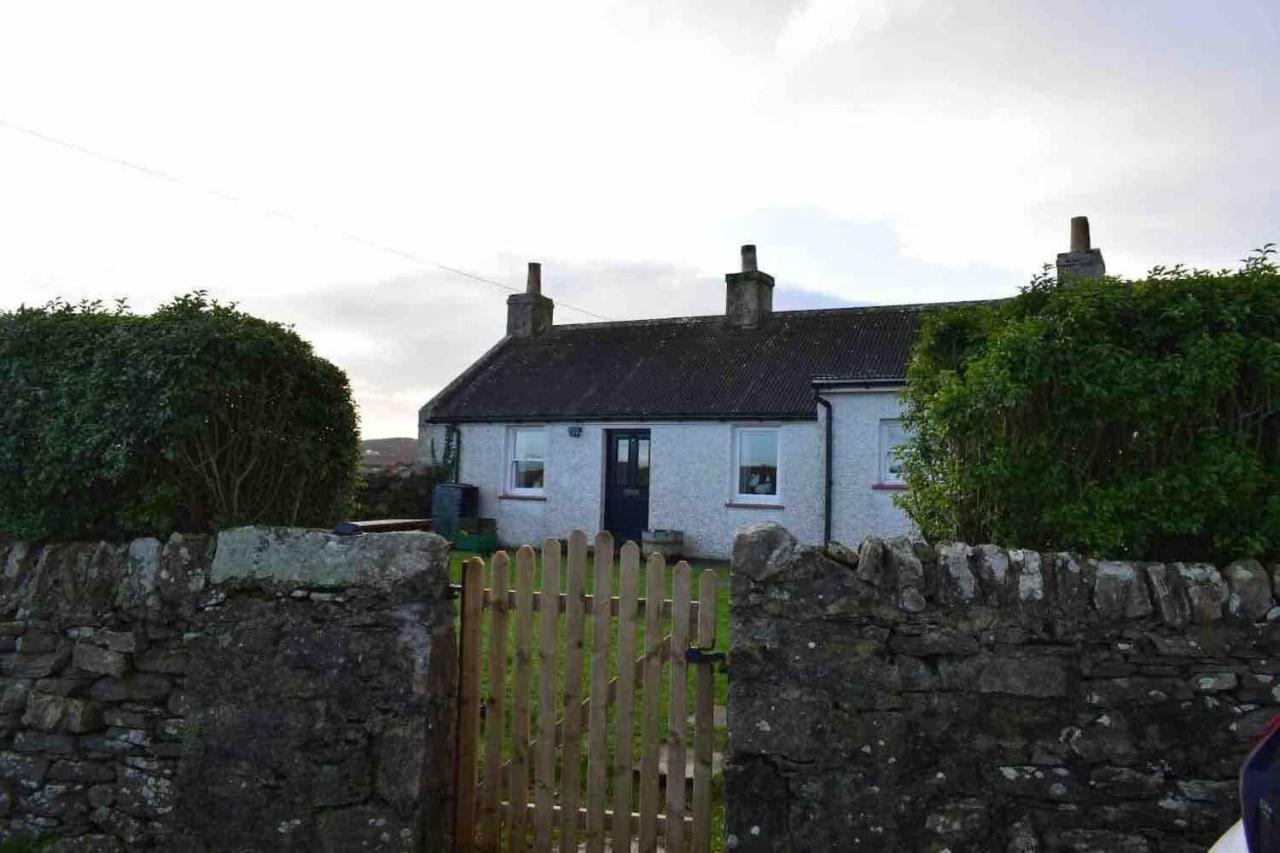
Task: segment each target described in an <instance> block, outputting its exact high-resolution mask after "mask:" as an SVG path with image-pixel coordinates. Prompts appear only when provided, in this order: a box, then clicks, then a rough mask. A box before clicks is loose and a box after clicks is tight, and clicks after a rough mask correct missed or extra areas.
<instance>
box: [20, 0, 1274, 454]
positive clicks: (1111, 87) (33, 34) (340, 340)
mask: <svg viewBox="0 0 1280 853" xmlns="http://www.w3.org/2000/svg"><path fill="white" fill-rule="evenodd" d="M1277 45H1280V5H1277V4H1276V3H1275V2H1274V0H1272V2H1257V3H1246V2H1229V0H1228V1H1226V2H1223V0H1219V2H1213V3H1210V2H1205V0H1198V1H1197V2H1174V0H1162V1H1161V2H1147V3H1143V2H1123V3H1116V2H1089V0H1083V1H1082V2H1072V3H1054V4H1048V3H1043V2H1037V1H1034V0H1033V1H1032V2H1023V3H1015V2H998V1H997V2H982V3H979V2H945V0H929V2H910V0H893V2H888V0H845V1H844V2H841V0H794V1H793V2H785V0H778V2H769V0H751V2H744V0H705V2H677V0H625V2H618V3H614V2H604V0H586V2H552V0H546V2H527V0H525V2H516V3H510V4H502V3H487V2H475V0H472V2H466V3H449V4H444V3H430V2H421V0H419V2H413V3H403V4H395V3H373V2H361V3H354V2H353V3H348V4H345V5H337V4H322V3H317V2H306V3H301V2H300V3H284V2H271V3H263V2H253V3H234V2H219V3H216V4H215V3H206V4H200V5H199V6H196V5H195V4H190V3H174V2H158V3H154V4H135V3H124V2H112V3H101V2H91V3H84V4H66V3H58V2H41V3H24V4H17V3H10V4H5V6H4V7H3V10H0V123H2V124H0V308H7V307H14V306H17V305H18V304H20V303H27V304H33V303H42V302H44V301H46V300H48V299H49V298H51V297H54V296H62V297H66V298H71V299H77V298H80V297H101V298H104V299H110V298H114V297H117V296H125V297H128V299H129V301H130V303H131V304H132V305H133V306H134V307H135V308H136V309H139V310H149V309H150V308H152V307H154V306H155V305H156V304H157V303H158V302H160V301H162V300H164V299H167V298H169V297H171V296H173V295H175V294H177V293H181V292H185V291H187V290H191V289H195V288H204V289H207V290H208V291H210V293H212V294H213V295H214V296H216V297H218V298H221V299H225V300H236V301H239V302H240V303H241V305H242V306H243V307H244V308H245V309H246V310H248V311H250V312H252V313H255V314H258V315H261V316H265V317H269V318H271V319H275V320H280V321H284V322H289V323H292V324H294V325H295V326H296V328H297V329H298V331H299V332H300V333H302V334H303V335H304V336H305V337H307V338H308V339H309V340H311V341H312V342H313V343H314V344H315V346H316V348H317V350H318V351H319V352H320V353H321V354H322V355H324V356H326V357H327V358H329V359H331V360H333V361H334V362H336V363H337V364H339V365H340V366H342V367H344V368H345V369H346V370H347V372H348V373H349V375H350V376H351V379H352V383H353V385H354V387H355V392H356V397H357V401H358V403H359V405H360V408H361V414H362V418H363V431H364V434H365V436H366V437H370V438H372V437H382V436H391V435H413V434H415V431H416V410H417V408H418V406H420V405H421V404H422V403H423V402H425V401H426V400H427V399H428V398H429V397H430V396H431V395H432V394H433V393H434V392H435V391H436V390H438V389H439V388H440V387H441V386H442V385H444V384H445V383H446V382H448V381H449V380H450V379H451V378H452V377H453V376H454V375H456V374H457V373H458V372H459V371H460V370H462V369H463V368H464V367H465V366H466V365H467V364H469V363H470V362H471V361H472V360H473V359H474V358H475V357H476V356H478V355H479V354H480V353H482V352H483V351H484V350H485V349H487V348H488V347H489V346H490V345H492V344H493V343H494V342H495V341H496V340H497V339H498V338H499V337H500V336H501V335H502V333H503V330H504V316H505V310H506V309H505V297H506V292H505V291H504V290H502V289H501V288H499V287H496V286H494V285H491V284H487V283H484V282H480V281H476V280H474V279H469V278H465V277H462V276H459V275H457V274H455V273H452V272H448V271H446V270H443V269H440V268H439V267H438V266H434V265H433V264H442V265H445V266H449V267H453V268H457V269H461V270H465V271H468V272H471V273H475V274H477V275H479V276H482V277H485V278H490V279H493V280H496V281H499V282H504V283H507V284H509V285H514V286H521V285H522V283H523V277H524V264H525V262H526V261H528V260H540V261H542V263H543V288H544V292H545V293H546V294H547V295H549V296H551V297H552V298H553V299H556V300H557V303H558V304H557V308H556V320H557V322H583V321H588V320H590V319H592V318H591V317H589V316H587V315H585V314H582V313H579V312H576V311H573V310H570V309H569V308H568V307H567V304H572V305H574V306H578V307H580V308H583V309H587V310H588V311H591V312H594V313H595V314H598V315H602V316H605V317H608V318H611V319H623V318H639V317H657V316H669V315H686V314H709V313H718V312H720V311H722V310H723V305H724V295H723V286H724V285H723V274H724V273H725V272H728V271H731V270H733V269H736V268H737V261H738V258H737V255H738V246H739V244H741V243H744V242H755V243H757V244H758V245H759V254H760V265H761V268H762V269H765V270H767V271H768V272H771V273H773V274H774V276H775V277H776V278H777V281H778V291H777V294H776V298H775V302H776V303H777V305H778V306H779V307H784V308H785V307H817V306H829V305H846V304H853V303H893V302H923V301H936V300H944V299H963V298H980V297H990V296H999V295H1006V294H1011V293H1013V292H1015V291H1016V289H1017V287H1018V286H1019V285H1020V284H1022V283H1024V282H1025V281H1026V280H1027V279H1028V278H1029V277H1030V276H1031V275H1032V274H1033V273H1034V272H1035V271H1037V270H1038V269H1039V268H1040V266H1041V265H1042V264H1043V263H1045V262H1049V261H1052V260H1053V257H1054V254H1055V253H1056V252H1058V251H1062V250H1064V249H1065V248H1066V242H1067V235H1068V220H1069V218H1070V217H1071V216H1073V215H1077V214H1087V215H1088V216H1089V217H1090V220H1091V223H1092V226H1093V236H1094V243H1095V245H1097V246H1100V247H1101V248H1102V250H1103V253H1104V255H1105V257H1106V260H1107V266H1108V270H1109V271H1111V272H1114V273H1118V274H1122V275H1137V274H1140V273H1141V272H1143V271H1144V270H1146V269H1147V268H1149V267H1150V266H1152V265H1153V264H1157V263H1166V264H1168V263H1174V262H1179V261H1182V262H1186V263H1189V264H1194V265H1202V266H1210V267H1215V268H1216V267H1221V266H1226V265H1235V263H1236V261H1237V259H1239V258H1240V257H1241V256H1242V255H1244V254H1245V253H1246V252H1248V250H1250V249H1251V248H1253V247H1255V246H1258V245H1260V244H1262V243H1264V242H1266V241H1268V240H1277V241H1280V192H1277V190H1280V170H1277V167H1276V151H1277V150H1280V110H1278V109H1277V106H1280V104H1278V103H1277V101H1278V100H1280V96H1278V93H1280V50H1277ZM55 140H56V141H55ZM63 143H67V144H70V145H71V146H75V147H74V148H73V147H68V145H67V144H63ZM116 160H120V161H127V162H128V163H131V164H134V165H135V166H137V167H140V168H142V169H145V170H149V173H143V172H141V171H139V170H138V169H134V168H128V167H126V166H124V165H120V164H119V163H116V162H113V161H116ZM566 303H567V304H566Z"/></svg>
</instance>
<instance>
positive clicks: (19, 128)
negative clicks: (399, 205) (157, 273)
mask: <svg viewBox="0 0 1280 853" xmlns="http://www.w3.org/2000/svg"><path fill="white" fill-rule="evenodd" d="M0 127H3V128H6V129H8V130H11V131H14V132H15V133H23V134H26V135H27V136H30V137H32V138H33V139H38V140H40V141H41V142H47V143H49V144H51V145H57V146H60V147H62V148H66V149H68V150H70V151H75V152H76V153H78V154H83V155H85V156H86V157H92V158H93V159H95V160H101V161H102V162H104V163H110V164H111V165H113V166H119V167H121V168H123V169H131V170H133V171H135V172H139V173H141V174H143V175H146V176H147V177H149V178H155V179H156V180H160V181H165V182H166V183H170V184H175V185H178V186H181V187H183V188H184V189H190V190H198V191H200V192H203V193H205V194H207V195H211V196H213V197H214V198H217V199H220V200H222V201H226V202H230V203H232V204H239V205H246V206H248V205H250V202H249V201H247V200H246V199H243V198H241V197H239V196H236V195H232V194H231V193H227V192H223V191H221V190H218V189H214V188H211V187H205V186H200V185H198V184H193V183H192V182H190V181H188V180H187V179H185V178H183V177H181V176H180V175H171V174H169V173H168V172H163V171H161V170H159V169H153V168H151V167H150V166H147V165H144V164H142V163H135V162H133V161H132V160H125V159H123V158H121V157H115V156H113V155H111V154H106V153H103V152H101V151H97V150H95V149H93V148H88V147H86V146H84V145H80V144H77V143H75V142H70V141H68V140H66V139H60V138H58V137H56V136H50V135H49V134H47V133H44V132H42V131H39V130H36V129H35V128H31V127H26V126H25V125H20V124H15V123H13V122H11V121H7V120H5V119H2V118H0ZM254 206H255V207H256V205H254ZM257 212H258V213H259V214H261V215H262V216H270V217H274V218H277V219H284V220H287V221H289V222H293V223H295V224H297V225H305V226H309V227H311V228H312V229H314V230H316V231H325V232H328V233H329V234H332V235H333V236H336V237H338V238H340V239H343V240H346V241H348V242H350V243H355V244H357V245H360V246H364V247H366V248H369V249H374V250H375V251H379V252H383V253H384V254H388V255H392V256H394V257H397V258H401V259H404V260H409V261H413V262H414V263H416V264H421V265H423V266H428V267H435V268H436V269H439V270H443V271H444V272H447V273H451V274H453V275H456V276H461V277H463V278H469V279H472V280H473V281H479V282H483V283H485V284H490V285H493V286H494V287H499V288H501V289H503V290H507V291H510V292H512V293H523V292H524V288H522V287H516V286H515V285H511V284H507V283H506V282H502V281H497V280H495V279H492V278H486V277H485V276H482V275H477V274H476V273H473V272H467V271H466V270H464V269H459V268H458V267H452V266H449V265H447V264H442V263H440V262H439V261H433V260H431V259H430V258H424V257H422V256H421V255H418V254H415V253H413V252H409V251H406V250H404V249H400V248H397V247H395V246H392V245H390V244H388V243H382V242H379V241H377V240H370V239H368V238H367V237H362V236H360V235H359V234H352V233H350V232H347V231H341V230H339V229H336V228H331V227H329V226H326V225H323V224H321V223H319V222H315V221H314V220H309V219H304V218H302V217H299V216H296V215H294V214H292V213H290V212H289V211H286V210H272V209H266V208H260V207H259V208H258V210H257ZM557 304H559V305H560V306H561V307H562V308H566V309H568V310H570V311H576V312H578V313H579V314H585V315H586V316H588V317H593V318H595V319H597V320H609V319H611V318H609V317H606V316H604V315H603V314H597V313H596V312H595V311H589V310H587V309H586V308H580V307H579V306H577V305H573V304H572V303H569V302H563V301H560V300H557Z"/></svg>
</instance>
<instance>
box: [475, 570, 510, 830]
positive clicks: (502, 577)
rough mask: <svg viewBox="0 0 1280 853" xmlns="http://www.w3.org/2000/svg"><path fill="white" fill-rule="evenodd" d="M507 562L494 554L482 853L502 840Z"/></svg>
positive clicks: (486, 708) (482, 787)
mask: <svg viewBox="0 0 1280 853" xmlns="http://www.w3.org/2000/svg"><path fill="white" fill-rule="evenodd" d="M507 563H508V558H507V554H506V552H505V551H499V552H498V553H496V554H494V555H493V560H492V564H493V575H492V586H491V590H492V592H493V593H494V595H493V596H492V598H493V604H492V607H491V613H490V620H489V648H488V651H487V654H488V655H489V689H488V691H486V693H487V696H486V700H485V732H484V734H485V739H484V783H483V785H482V786H481V789H480V838H479V845H480V848H481V849H482V850H497V849H498V848H499V846H500V844H501V838H502V825H501V823H502V816H501V814H500V813H499V810H498V804H499V803H500V802H501V801H502V793H503V792H502V787H503V786H502V772H501V770H500V768H501V766H502V736H503V733H504V728H505V721H504V719H503V717H504V712H505V704H506V694H507V691H506V686H507V596H506V591H507Z"/></svg>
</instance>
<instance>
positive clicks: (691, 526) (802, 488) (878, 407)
mask: <svg viewBox="0 0 1280 853" xmlns="http://www.w3.org/2000/svg"><path fill="white" fill-rule="evenodd" d="M829 399H830V400H831V402H832V406H833V409H834V411H835V424H836V433H835V436H834V450H835V452H834V457H835V460H836V465H835V468H834V470H833V475H834V485H833V490H832V497H833V506H832V509H833V515H832V536H833V538H835V539H839V540H841V541H844V542H848V543H851V544H854V545H856V544H857V543H858V541H860V539H861V538H862V537H863V536H864V535H869V534H872V533H874V534H875V535H878V536H889V535H894V534H897V533H903V532H907V531H908V530H909V529H910V524H909V522H908V521H907V519H906V517H905V516H904V515H903V514H902V512H901V511H900V510H898V509H897V508H896V507H894V506H893V505H892V496H893V494H894V493H893V492H891V491H882V490H875V489H873V488H872V485H873V484H874V483H875V482H876V479H877V476H878V466H879V425H880V418H882V417H895V416H896V415H897V413H898V410H899V404H898V399H897V396H896V394H894V393H890V392H874V393H861V394H848V393H840V394H836V393H832V394H830V395H829ZM821 414H822V410H821V409H819V415H820V417H819V420H817V421H802V422H783V423H781V424H777V426H778V427H779V430H780V432H779V501H778V502H779V503H780V504H781V505H782V507H783V508H782V509H766V508H742V507H733V506H727V505H726V504H728V503H730V502H731V500H732V496H733V477H734V467H733V459H732V455H733V427H734V426H735V424H734V423H729V422H723V423H722V422H692V421H685V422H676V423H669V422H659V423H582V424H577V425H579V426H581V427H582V435H581V436H579V437H577V438H574V437H572V436H570V435H569V430H568V427H569V426H570V424H569V423H553V424H549V425H548V426H547V460H546V464H547V467H546V472H547V473H546V481H547V485H546V499H545V500H522V499H513V498H508V497H504V496H503V492H504V484H505V477H506V466H507V450H506V441H507V425H505V424H464V425H462V428H461V432H462V464H461V480H462V482H464V483H472V484H475V485H476V486H479V488H480V513H481V515H484V516H491V517H493V518H495V519H497V522H498V535H499V538H500V539H501V541H502V543H503V544H504V545H506V546H515V545H521V544H524V543H534V544H537V543H541V541H542V540H543V539H544V538H546V537H548V536H560V537H563V536H566V535H568V533H569V532H570V531H571V530H573V529H574V528H580V529H582V530H585V531H587V532H588V533H591V534H594V532H595V531H596V530H598V529H599V528H600V526H601V525H602V523H603V520H604V458H605V443H604V438H605V431H606V430H608V429H628V428H632V429H634V428H643V429H648V430H649V433H650V439H651V444H650V454H651V469H650V487H649V526H650V527H651V528H673V529H678V530H683V531H684V541H685V550H686V554H687V555H688V556H693V557H710V558H725V557H727V556H728V555H729V551H730V549H731V547H732V544H733V537H734V534H735V533H736V532H737V530H738V529H739V528H740V527H743V526H745V525H748V524H754V523H756V522H760V521H777V522H778V523H780V524H783V525H785V526H786V527H787V528H788V529H789V530H790V531H791V532H792V533H793V534H795V535H796V537H797V538H799V539H800V540H801V541H802V542H806V543H819V542H821V541H822V521H823V517H822V498H823V450H824V448H823V440H824V438H823V421H822V419H821ZM741 425H752V426H757V425H760V424H757V423H755V422H752V423H750V424H746V423H744V424H741Z"/></svg>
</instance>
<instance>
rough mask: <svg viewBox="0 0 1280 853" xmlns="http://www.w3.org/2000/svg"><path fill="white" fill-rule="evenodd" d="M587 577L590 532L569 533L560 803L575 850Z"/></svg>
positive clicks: (564, 843)
mask: <svg viewBox="0 0 1280 853" xmlns="http://www.w3.org/2000/svg"><path fill="white" fill-rule="evenodd" d="M586 577H587V534H585V533H583V532H582V531H581V530H575V531H573V533H571V534H570V535H569V575H568V578H567V582H566V584H565V594H566V596H567V601H566V605H565V650H564V749H563V752H562V753H561V756H562V759H561V760H562V762H563V763H562V765H561V771H560V804H561V806H562V807H563V811H562V815H561V817H562V822H561V827H560V849H561V850H569V851H576V850H577V849H578V845H577V841H576V839H577V835H578V832H577V814H578V800H579V786H580V779H581V768H580V766H579V763H578V762H579V760H580V756H581V754H582V637H583V627H584V626H583V621H584V620H583V601H582V593H583V591H584V588H585V587H586Z"/></svg>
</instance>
